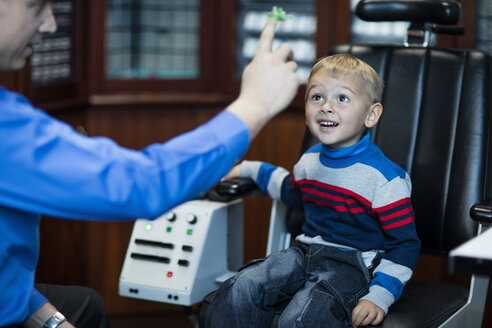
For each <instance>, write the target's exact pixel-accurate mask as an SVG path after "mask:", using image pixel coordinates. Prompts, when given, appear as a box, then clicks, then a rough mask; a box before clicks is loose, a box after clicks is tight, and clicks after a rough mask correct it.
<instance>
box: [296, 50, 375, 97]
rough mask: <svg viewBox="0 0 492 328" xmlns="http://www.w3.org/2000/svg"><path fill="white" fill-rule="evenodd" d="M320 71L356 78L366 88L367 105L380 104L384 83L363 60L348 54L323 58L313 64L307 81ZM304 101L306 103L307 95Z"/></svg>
mask: <svg viewBox="0 0 492 328" xmlns="http://www.w3.org/2000/svg"><path fill="white" fill-rule="evenodd" d="M320 69H324V70H326V71H327V72H328V73H330V74H333V75H334V76H337V75H339V74H340V75H345V76H347V75H348V76H356V77H358V78H359V79H360V80H361V82H362V84H363V85H364V87H365V88H366V93H367V95H368V97H369V99H368V100H369V103H368V105H369V106H370V105H372V104H374V103H377V102H381V97H382V95H383V88H384V82H383V80H382V79H381V78H380V77H379V75H378V73H376V71H375V70H374V69H373V68H372V67H371V66H369V64H367V63H366V62H364V61H363V60H361V59H359V58H357V57H355V56H352V55H349V54H337V55H331V56H326V57H323V58H321V59H320V60H318V61H317V62H316V64H314V66H313V68H312V69H311V73H310V74H309V80H311V77H312V76H313V75H314V73H316V72H317V71H319V70H320ZM305 101H307V93H306V97H305Z"/></svg>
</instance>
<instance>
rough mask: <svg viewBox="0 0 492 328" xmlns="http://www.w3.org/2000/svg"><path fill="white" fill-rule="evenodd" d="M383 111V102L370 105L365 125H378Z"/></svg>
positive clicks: (368, 126)
mask: <svg viewBox="0 0 492 328" xmlns="http://www.w3.org/2000/svg"><path fill="white" fill-rule="evenodd" d="M382 113H383V105H382V104H381V103H374V104H372V105H371V107H369V112H368V113H367V117H366V122H365V123H364V125H365V126H366V128H368V129H369V128H372V127H373V126H374V125H376V124H377V123H378V121H379V118H380V117H381V114H382Z"/></svg>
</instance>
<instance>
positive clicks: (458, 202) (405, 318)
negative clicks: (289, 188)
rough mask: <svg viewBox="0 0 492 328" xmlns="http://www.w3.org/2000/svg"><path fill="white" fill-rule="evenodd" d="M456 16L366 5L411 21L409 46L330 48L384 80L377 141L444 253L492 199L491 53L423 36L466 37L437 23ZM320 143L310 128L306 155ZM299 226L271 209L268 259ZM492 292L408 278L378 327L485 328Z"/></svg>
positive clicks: (398, 4) (377, 14) (420, 5)
mask: <svg viewBox="0 0 492 328" xmlns="http://www.w3.org/2000/svg"><path fill="white" fill-rule="evenodd" d="M460 9H461V7H460V5H459V3H458V2H454V1H446V2H444V1H436V0H427V1H420V0H413V1H410V0H407V1H384V0H383V1H382V0H363V1H362V2H361V3H359V5H358V8H357V14H358V15H359V17H361V18H363V19H366V20H385V21H391V20H411V21H412V24H411V28H410V29H411V30H412V31H411V32H410V37H409V39H408V43H409V44H407V45H401V46H397V45H367V44H365V45H364V44H359V45H357V44H346V45H338V46H335V47H334V48H333V49H331V50H330V51H329V54H334V53H350V54H352V55H355V56H357V57H360V58H361V59H363V60H364V61H366V62H367V63H369V64H370V65H371V66H372V67H373V68H374V69H375V70H376V71H377V72H378V73H379V74H380V76H381V77H382V78H383V80H384V81H385V90H384V95H383V100H382V103H383V106H384V111H383V115H382V118H381V120H380V121H379V123H378V125H377V126H376V127H375V128H374V129H373V131H372V138H373V141H374V142H375V143H376V144H377V145H378V146H379V147H380V148H381V149H382V150H383V152H384V153H385V154H386V156H387V157H388V158H390V159H392V160H393V161H394V162H396V163H397V164H399V165H400V166H401V167H403V168H404V169H405V170H406V171H407V172H408V173H409V174H410V176H411V178H412V185H413V192H412V201H413V207H414V211H415V220H416V225H417V231H418V234H419V237H420V238H421V241H422V252H426V253H431V254H437V255H443V256H446V255H447V253H448V252H449V251H450V250H451V249H453V248H455V247H457V246H458V245H460V244H462V243H463V242H465V241H467V240H468V239H470V238H472V237H474V236H475V235H476V234H477V233H478V232H479V228H480V226H481V224H479V223H477V222H475V221H473V220H472V219H470V215H469V212H470V208H471V207H472V206H473V205H474V204H475V203H478V202H480V201H483V200H485V199H488V198H490V197H491V196H492V161H491V160H492V152H491V151H489V150H492V115H491V111H492V102H491V100H492V98H491V97H492V90H491V88H492V80H491V79H492V65H491V64H492V60H491V56H490V55H489V54H487V53H484V52H481V51H478V50H458V49H440V48H436V47H429V46H428V45H426V43H427V41H428V38H427V36H426V33H432V32H433V31H434V32H435V31H437V32H439V31H443V30H444V31H446V32H449V31H451V32H462V30H461V29H454V28H441V27H439V26H435V23H439V24H447V25H450V26H451V25H454V24H456V23H457V21H458V20H459V17H460ZM314 142H315V140H313V137H312V136H311V135H310V133H309V131H306V134H305V138H304V141H303V150H304V149H307V148H308V147H309V146H310V145H312V144H313V143H314ZM284 215H286V216H287V221H285V218H284ZM301 224H302V213H296V212H294V211H291V210H289V209H287V208H285V207H284V206H283V205H282V204H280V203H277V202H274V206H273V210H272V218H271V224H270V236H269V241H268V251H267V253H270V252H273V251H275V250H278V249H282V248H283V247H286V246H288V245H289V243H290V239H291V237H293V236H295V235H296V234H298V233H299V232H300V225H301ZM487 289H488V277H483V276H473V277H472V278H471V286H470V289H466V288H463V287H461V286H455V285H451V284H447V283H436V282H429V281H416V280H410V281H409V283H408V284H407V285H406V287H405V290H404V292H403V294H402V296H401V298H400V299H399V300H398V302H397V303H395V304H394V305H393V306H392V307H391V308H390V310H389V314H388V316H387V317H386V318H385V320H384V321H383V324H382V327H385V328H386V327H415V328H422V327H460V328H470V327H477V328H478V327H481V323H482V317H483V311H484V307H485V301H486V296H487V295H486V293H487ZM210 297H213V295H209V298H210ZM206 302H207V300H205V302H204V311H206Z"/></svg>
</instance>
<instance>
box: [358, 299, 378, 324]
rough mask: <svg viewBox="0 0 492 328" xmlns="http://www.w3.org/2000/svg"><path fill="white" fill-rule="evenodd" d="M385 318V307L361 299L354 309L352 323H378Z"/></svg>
mask: <svg viewBox="0 0 492 328" xmlns="http://www.w3.org/2000/svg"><path fill="white" fill-rule="evenodd" d="M383 319H384V311H383V309H381V308H380V307H379V306H377V305H376V304H374V303H372V302H370V301H366V300H361V301H359V303H357V305H356V306H355V308H354V310H353V311H352V325H353V326H354V327H359V326H367V325H378V324H380V323H381V321H383Z"/></svg>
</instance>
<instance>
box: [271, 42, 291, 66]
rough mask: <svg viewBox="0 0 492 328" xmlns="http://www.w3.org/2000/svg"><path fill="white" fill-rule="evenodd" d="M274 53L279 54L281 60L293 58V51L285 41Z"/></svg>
mask: <svg viewBox="0 0 492 328" xmlns="http://www.w3.org/2000/svg"><path fill="white" fill-rule="evenodd" d="M275 54H276V55H277V56H279V57H280V58H281V59H282V61H284V62H285V61H289V60H292V59H293V58H294V52H293V51H292V48H291V47H290V46H289V45H288V44H287V43H282V44H281V45H280V46H279V47H278V48H277V49H276V50H275Z"/></svg>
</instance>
